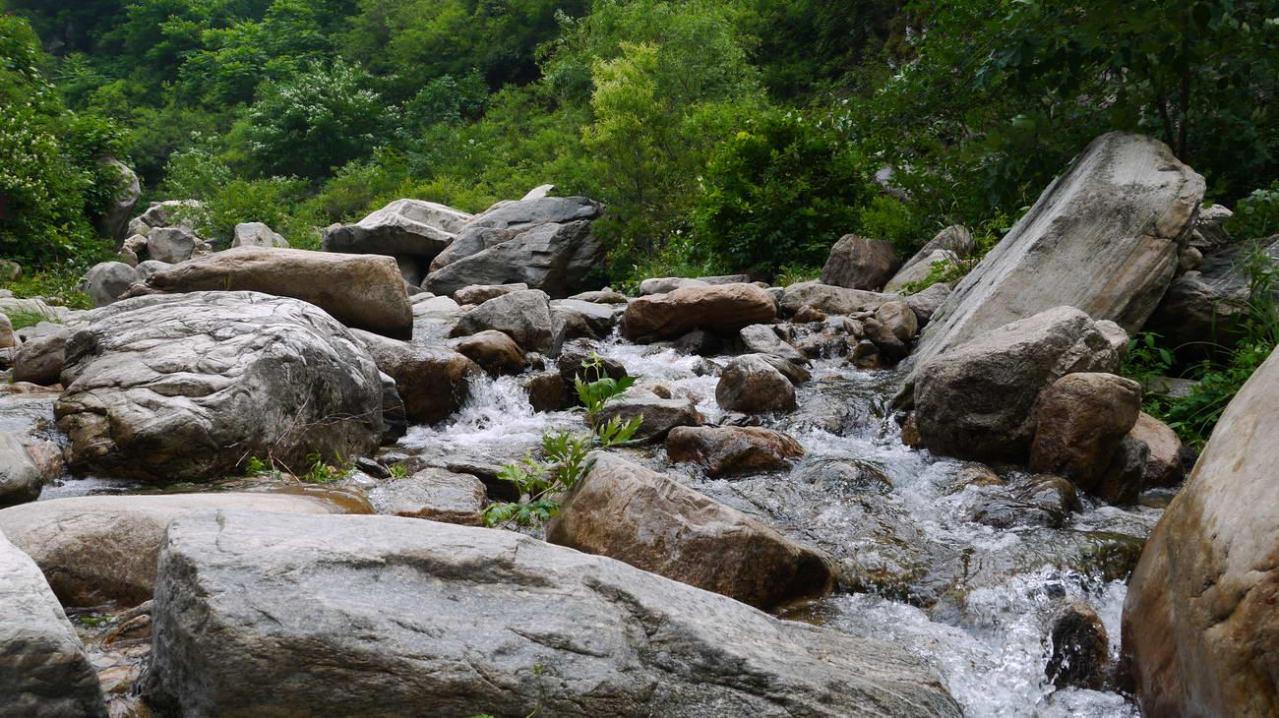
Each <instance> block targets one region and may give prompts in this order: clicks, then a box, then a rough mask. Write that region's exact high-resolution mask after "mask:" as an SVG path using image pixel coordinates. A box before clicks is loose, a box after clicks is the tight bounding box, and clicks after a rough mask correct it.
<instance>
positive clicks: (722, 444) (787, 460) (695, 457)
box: [666, 426, 804, 477]
mask: <svg viewBox="0 0 1279 718" xmlns="http://www.w3.org/2000/svg"><path fill="white" fill-rule="evenodd" d="M666 455H667V457H668V458H669V459H670V460H671V461H674V462H686V461H687V462H692V463H695V464H700V465H701V466H702V467H703V468H705V470H706V475H707V476H711V477H717V476H729V475H735V474H753V473H760V472H764V471H781V470H785V469H788V468H790V465H791V460H792V459H797V458H799V457H801V456H803V455H804V447H802V446H800V444H799V442H798V441H795V439H793V438H791V437H790V436H788V435H786V434H783V433H781V432H780V431H773V430H772V429H764V428H760V427H756V426H698V427H678V428H675V429H671V432H670V434H668V435H667V436H666Z"/></svg>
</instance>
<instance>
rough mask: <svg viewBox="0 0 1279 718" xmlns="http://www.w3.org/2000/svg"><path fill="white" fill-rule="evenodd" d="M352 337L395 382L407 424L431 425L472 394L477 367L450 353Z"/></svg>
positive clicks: (381, 338)
mask: <svg viewBox="0 0 1279 718" xmlns="http://www.w3.org/2000/svg"><path fill="white" fill-rule="evenodd" d="M355 336H356V338H357V339H359V340H360V342H361V343H362V344H363V345H364V348H365V349H366V350H367V351H368V353H369V354H370V355H371V356H372V357H373V361H375V362H376V363H377V367H378V369H379V370H381V371H383V372H385V373H386V374H387V375H388V376H390V377H391V378H392V379H394V380H395V387H396V390H397V392H398V394H399V395H400V399H401V400H402V401H403V402H404V410H405V413H406V415H407V417H408V418H409V420H410V421H412V422H414V423H418V424H433V423H435V422H437V421H443V420H444V419H447V418H448V417H450V416H452V415H453V412H455V411H457V410H458V409H460V408H461V407H462V404H464V403H465V402H466V399H467V397H468V396H470V393H471V388H470V387H471V384H470V381H471V377H473V376H475V375H477V374H479V373H480V372H481V369H480V367H479V366H478V365H477V364H476V363H475V362H473V361H471V360H470V359H469V358H467V357H466V356H464V355H462V354H460V353H458V352H455V351H453V350H451V349H444V348H441V347H423V346H418V345H416V344H409V343H408V342H401V341H397V340H395V339H388V338H386V337H384V336H380V335H378V334H373V333H371V332H361V331H358V330H357V331H356V332H355Z"/></svg>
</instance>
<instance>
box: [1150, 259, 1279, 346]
mask: <svg viewBox="0 0 1279 718" xmlns="http://www.w3.org/2000/svg"><path fill="white" fill-rule="evenodd" d="M1257 252H1260V253H1262V254H1264V255H1265V256H1267V257H1269V260H1270V262H1271V263H1272V264H1275V265H1279V236H1275V237H1271V238H1269V239H1266V240H1259V241H1256V242H1242V243H1239V244H1234V245H1228V246H1225V247H1222V248H1218V249H1216V250H1215V251H1212V252H1211V253H1210V254H1208V255H1206V256H1205V257H1204V260H1203V263H1202V264H1201V265H1200V266H1199V269H1198V271H1193V272H1186V273H1185V274H1183V275H1181V276H1180V277H1177V278H1176V279H1175V280H1173V282H1172V286H1170V287H1169V288H1168V293H1167V294H1166V295H1164V298H1163V301H1162V302H1160V304H1159V308H1158V309H1156V310H1155V313H1154V314H1153V315H1151V317H1150V322H1149V324H1148V325H1147V329H1148V330H1149V331H1153V332H1156V333H1158V334H1159V335H1160V336H1162V337H1163V338H1164V339H1165V341H1166V342H1167V343H1168V344H1170V345H1171V346H1174V347H1177V349H1178V354H1180V355H1183V356H1185V357H1187V358H1203V357H1206V356H1209V355H1211V354H1213V353H1214V352H1218V353H1220V352H1228V351H1230V350H1231V349H1233V348H1234V347H1235V345H1236V344H1238V342H1239V340H1240V339H1241V338H1242V337H1243V336H1244V333H1245V332H1246V326H1245V324H1246V322H1247V321H1248V319H1249V316H1250V315H1251V314H1252V306H1251V304H1252V292H1251V279H1250V277H1249V275H1248V271H1247V263H1248V261H1249V258H1250V257H1251V256H1253V255H1254V253H1257ZM1275 291H1276V297H1279V289H1276V290H1275Z"/></svg>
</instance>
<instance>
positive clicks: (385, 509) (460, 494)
mask: <svg viewBox="0 0 1279 718" xmlns="http://www.w3.org/2000/svg"><path fill="white" fill-rule="evenodd" d="M485 496H486V494H485V491H484V484H483V483H481V482H480V480H479V479H477V478H475V477H474V476H471V475H470V474H456V473H453V472H451V471H444V470H442V469H424V470H422V471H419V472H417V473H416V474H413V475H412V476H408V477H405V478H403V479H392V480H390V481H384V482H382V483H381V484H379V485H378V486H377V488H374V489H373V490H371V491H369V503H371V504H373V509H374V510H375V511H376V512H377V513H379V514H390V515H393V516H404V517H407V518H417V519H431V520H432V521H443V522H444V523H450V524H464V525H467V526H479V525H481V524H483V522H484V516H483V513H484V500H485Z"/></svg>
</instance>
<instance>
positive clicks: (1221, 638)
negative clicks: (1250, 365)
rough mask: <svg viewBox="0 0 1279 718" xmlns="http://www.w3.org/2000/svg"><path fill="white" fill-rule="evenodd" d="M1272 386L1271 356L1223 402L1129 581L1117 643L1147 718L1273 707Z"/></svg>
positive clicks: (1275, 421)
mask: <svg viewBox="0 0 1279 718" xmlns="http://www.w3.org/2000/svg"><path fill="white" fill-rule="evenodd" d="M1277 387H1279V353H1272V354H1271V355H1270V358H1269V359H1267V360H1266V361H1265V363H1263V364H1262V365H1261V367H1260V368H1258V369H1257V371H1256V372H1255V373H1254V374H1253V375H1252V378H1250V379H1249V380H1248V382H1247V383H1246V384H1244V386H1243V388H1241V389H1240V390H1239V392H1238V393H1237V394H1236V395H1235V397H1234V399H1232V400H1231V402H1230V404H1229V405H1228V406H1227V407H1226V410H1225V413H1224V414H1222V417H1221V419H1220V421H1218V423H1217V426H1216V428H1215V429H1214V430H1213V433H1212V437H1211V438H1210V439H1209V440H1208V443H1207V445H1206V446H1205V447H1204V451H1203V454H1202V455H1201V456H1200V457H1199V462H1198V463H1197V464H1196V465H1195V469H1194V471H1193V473H1192V474H1191V476H1190V480H1189V481H1188V482H1187V483H1186V485H1185V486H1184V487H1183V488H1182V489H1181V491H1180V492H1179V493H1178V494H1177V497H1176V498H1175V499H1173V501H1172V504H1171V505H1169V507H1168V508H1167V510H1166V511H1164V513H1163V516H1162V518H1160V520H1159V523H1158V524H1157V525H1156V526H1155V530H1154V532H1153V533H1152V534H1151V536H1150V540H1149V542H1148V543H1147V544H1146V548H1145V551H1144V552H1143V553H1142V555H1141V561H1140V563H1139V564H1138V565H1137V569H1136V571H1135V572H1134V573H1133V576H1132V579H1131V581H1130V582H1129V588H1128V596H1127V599H1126V601H1125V603H1124V616H1123V641H1122V645H1123V650H1124V654H1125V656H1126V658H1127V661H1128V664H1129V666H1130V670H1131V675H1132V678H1133V681H1134V683H1135V686H1136V693H1137V696H1138V697H1139V699H1140V703H1141V707H1142V711H1143V713H1144V714H1145V715H1147V716H1152V718H1157V717H1162V716H1182V715H1220V716H1241V717H1250V716H1252V717H1257V718H1259V717H1260V716H1269V715H1273V714H1274V713H1275V709H1276V707H1279V686H1277V684H1276V683H1275V681H1274V679H1273V676H1274V670H1273V665H1274V664H1273V657H1274V656H1275V655H1276V650H1279V639H1277V638H1276V637H1279V612H1277V611H1276V610H1275V600H1276V599H1275V597H1276V595H1279V567H1277V566H1276V563H1275V560H1274V557H1275V556H1276V553H1277V552H1279V502H1276V501H1274V477H1275V466H1276V464H1277V463H1279V444H1276V442H1275V441H1274V439H1273V437H1274V436H1275V435H1276V432H1279V401H1277V400H1276V397H1277V396H1279V394H1277V391H1279V389H1277Z"/></svg>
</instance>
